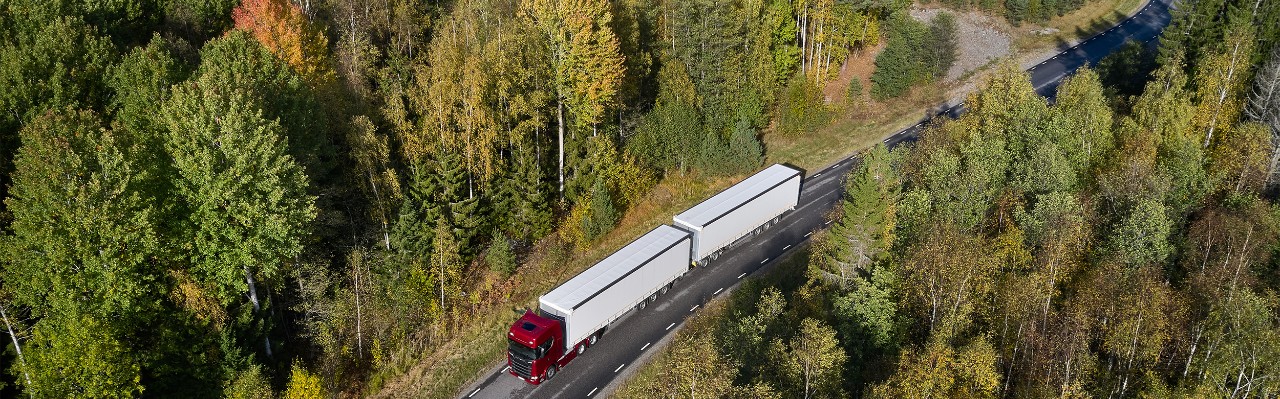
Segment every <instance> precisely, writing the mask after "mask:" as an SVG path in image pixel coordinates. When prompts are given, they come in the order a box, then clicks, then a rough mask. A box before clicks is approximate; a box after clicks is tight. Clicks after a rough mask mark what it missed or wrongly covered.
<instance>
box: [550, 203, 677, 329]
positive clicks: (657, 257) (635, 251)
mask: <svg viewBox="0 0 1280 399" xmlns="http://www.w3.org/2000/svg"><path fill="white" fill-rule="evenodd" d="M691 248H692V237H691V235H690V234H689V232H687V231H684V230H681V229H678V228H675V227H672V226H668V225H662V226H658V228H656V229H654V230H653V231H650V232H649V233H647V234H645V235H644V236H641V237H640V238H638V239H636V240H635V241H632V242H631V243H630V244H627V246H625V247H623V248H622V249H619V250H618V252H614V253H613V254H612V255H609V257H607V258H605V259H604V260H602V261H600V262H599V263H596V264H595V265H594V266H591V268H589V269H587V270H586V271H583V272H582V274H579V275H577V276H574V277H573V278H571V279H569V281H566V282H565V283H564V284H561V285H560V286H559V287H556V289H554V290H551V292H548V293H547V294H546V295H543V296H542V297H541V298H539V299H538V302H539V305H540V307H541V309H542V310H543V312H546V313H550V314H553V315H556V316H559V317H562V318H564V320H565V328H566V331H565V346H566V348H565V349H566V350H568V349H572V347H573V345H574V344H576V343H578V342H580V341H582V340H584V339H586V338H587V337H589V336H591V334H593V333H595V332H596V331H598V330H600V329H601V328H604V327H605V326H607V325H609V323H612V322H613V321H614V320H617V319H618V317H621V316H622V315H623V314H624V313H626V312H627V311H628V310H631V308H632V307H634V306H636V305H638V304H640V301H643V300H645V298H648V297H649V295H651V294H653V293H654V292H657V291H658V289H660V288H662V287H663V286H665V285H667V284H668V283H671V282H672V281H675V279H676V277H679V276H680V275H681V274H684V272H686V271H688V270H689V253H690V250H691Z"/></svg>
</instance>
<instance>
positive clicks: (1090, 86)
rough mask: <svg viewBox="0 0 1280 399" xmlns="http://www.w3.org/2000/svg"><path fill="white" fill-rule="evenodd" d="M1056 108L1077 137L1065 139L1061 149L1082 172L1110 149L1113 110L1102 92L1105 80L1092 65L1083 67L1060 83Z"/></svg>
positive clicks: (1077, 171) (1087, 169) (1069, 130)
mask: <svg viewBox="0 0 1280 399" xmlns="http://www.w3.org/2000/svg"><path fill="white" fill-rule="evenodd" d="M1056 99H1057V102H1056V104H1055V105H1054V109H1056V110H1057V111H1058V112H1061V113H1062V117H1063V119H1064V120H1065V122H1066V124H1067V126H1066V130H1067V131H1068V132H1073V133H1072V134H1071V136H1075V139H1074V140H1070V139H1068V140H1063V141H1062V143H1061V146H1060V148H1061V150H1062V152H1063V153H1064V154H1065V155H1066V157H1067V160H1068V161H1069V162H1071V164H1072V170H1073V171H1074V172H1075V174H1076V175H1077V176H1083V175H1084V174H1085V173H1087V172H1088V171H1089V169H1090V168H1092V167H1093V166H1094V165H1097V164H1098V162H1100V161H1101V160H1102V158H1103V157H1104V156H1106V154H1107V153H1108V152H1110V151H1111V149H1112V146H1113V145H1114V143H1115V137H1114V136H1113V135H1112V133H1111V125H1112V123H1113V122H1112V113H1111V107H1110V106H1109V105H1108V104H1107V98H1106V96H1105V95H1104V94H1103V88H1102V81H1101V80H1100V78H1099V77H1098V74H1097V73H1096V72H1094V71H1093V70H1092V69H1089V68H1081V69H1079V70H1077V71H1076V73H1075V74H1074V75H1071V77H1069V78H1067V79H1066V80H1065V81H1063V82H1062V85H1060V86H1058V95H1057V97H1056Z"/></svg>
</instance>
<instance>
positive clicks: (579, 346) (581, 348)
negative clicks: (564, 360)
mask: <svg viewBox="0 0 1280 399" xmlns="http://www.w3.org/2000/svg"><path fill="white" fill-rule="evenodd" d="M586 351H587V346H586V345H582V344H578V355H582V352H586Z"/></svg>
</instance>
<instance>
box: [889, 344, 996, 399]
mask: <svg viewBox="0 0 1280 399" xmlns="http://www.w3.org/2000/svg"><path fill="white" fill-rule="evenodd" d="M946 341H947V339H946V338H942V337H938V336H936V335H935V336H934V337H931V338H930V339H929V342H928V343H927V344H925V346H924V347H923V348H919V349H911V350H907V351H905V352H903V353H902V356H901V359H900V360H899V362H898V370H897V372H896V373H894V375H893V376H892V377H890V378H889V380H888V381H885V382H884V383H881V384H878V385H876V386H874V387H873V388H872V389H871V397H873V398H932V397H950V398H994V397H996V393H997V389H998V388H999V387H1000V374H999V372H997V371H996V360H997V355H996V352H995V349H994V348H993V347H992V346H991V344H989V343H987V341H986V340H985V339H983V338H977V339H974V340H973V341H971V342H969V343H968V344H967V345H965V346H963V347H960V348H955V347H953V346H951V344H948V343H947V342H946Z"/></svg>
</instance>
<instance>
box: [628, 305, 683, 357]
mask: <svg viewBox="0 0 1280 399" xmlns="http://www.w3.org/2000/svg"><path fill="white" fill-rule="evenodd" d="M695 307H696V306H695ZM649 344H652V342H647V343H645V344H644V346H641V347H640V350H641V351H643V350H645V349H649Z"/></svg>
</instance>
